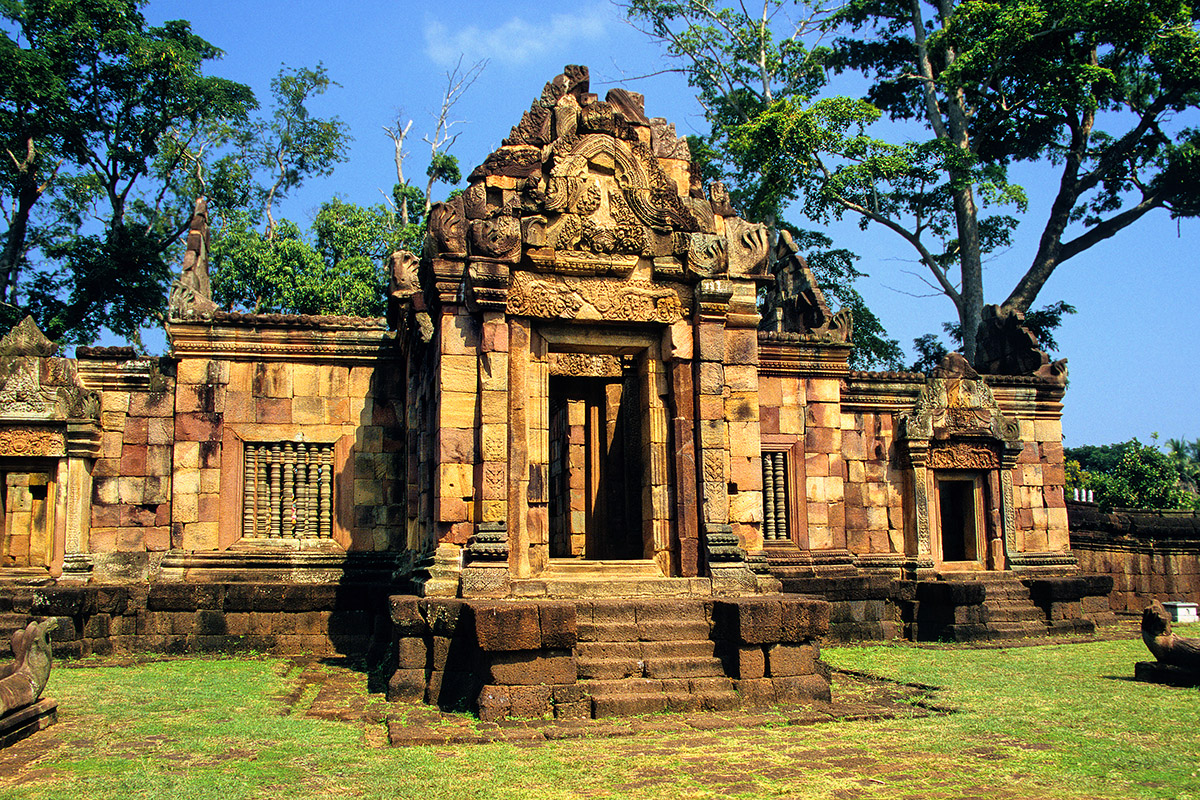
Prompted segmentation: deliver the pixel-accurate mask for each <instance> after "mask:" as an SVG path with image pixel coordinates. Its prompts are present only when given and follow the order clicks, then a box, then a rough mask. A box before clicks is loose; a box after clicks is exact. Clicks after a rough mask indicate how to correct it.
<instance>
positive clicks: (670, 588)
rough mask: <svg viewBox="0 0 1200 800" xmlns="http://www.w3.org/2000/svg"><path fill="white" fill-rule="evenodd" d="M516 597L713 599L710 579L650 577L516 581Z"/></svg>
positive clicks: (551, 578) (592, 577)
mask: <svg viewBox="0 0 1200 800" xmlns="http://www.w3.org/2000/svg"><path fill="white" fill-rule="evenodd" d="M511 591H512V596H513V597H519V598H545V597H553V598H556V599H562V600H572V599H574V600H579V599H586V598H593V597H594V598H618V597H623V598H630V597H637V598H652V597H678V598H704V597H711V596H712V580H710V579H709V578H661V577H660V578H653V577H648V576H641V575H634V576H625V575H621V576H605V577H594V576H587V577H583V576H580V577H555V576H553V575H551V576H539V577H537V578H526V579H523V580H515V581H513V582H512V584H511Z"/></svg>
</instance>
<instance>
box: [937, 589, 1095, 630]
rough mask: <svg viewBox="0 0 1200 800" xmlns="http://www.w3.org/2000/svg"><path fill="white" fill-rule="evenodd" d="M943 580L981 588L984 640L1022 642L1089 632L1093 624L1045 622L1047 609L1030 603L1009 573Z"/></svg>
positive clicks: (1026, 593) (1030, 598) (1093, 627)
mask: <svg viewBox="0 0 1200 800" xmlns="http://www.w3.org/2000/svg"><path fill="white" fill-rule="evenodd" d="M942 577H943V579H944V580H946V581H960V582H961V581H973V582H976V583H979V584H982V586H983V588H984V600H983V619H982V623H983V625H984V627H985V629H986V636H985V637H984V638H987V639H991V640H997V641H999V640H1008V639H1025V638H1029V637H1031V636H1046V635H1054V634H1073V633H1092V632H1093V631H1094V630H1095V625H1094V624H1093V623H1092V622H1090V621H1089V620H1086V619H1061V618H1056V619H1047V613H1046V610H1045V609H1043V608H1040V607H1039V606H1038V605H1036V604H1035V603H1034V602H1033V599H1032V597H1031V594H1030V591H1029V586H1028V585H1027V584H1026V582H1025V581H1023V580H1021V579H1020V578H1017V577H1015V576H1013V575H1011V574H1006V573H998V572H978V573H972V572H965V573H946V574H944V575H943V576H942Z"/></svg>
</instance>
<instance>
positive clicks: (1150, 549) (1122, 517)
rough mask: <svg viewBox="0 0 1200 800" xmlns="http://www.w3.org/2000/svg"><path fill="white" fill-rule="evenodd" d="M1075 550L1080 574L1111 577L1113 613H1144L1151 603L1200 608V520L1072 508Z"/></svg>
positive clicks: (1190, 515) (1187, 515) (1180, 514)
mask: <svg viewBox="0 0 1200 800" xmlns="http://www.w3.org/2000/svg"><path fill="white" fill-rule="evenodd" d="M1067 510H1068V512H1069V513H1070V521H1071V550H1072V551H1073V552H1074V553H1075V557H1076V558H1077V559H1078V560H1079V568H1080V570H1081V571H1082V572H1085V573H1091V574H1097V575H1109V576H1111V577H1112V581H1113V588H1112V592H1111V593H1110V594H1109V606H1110V608H1111V609H1112V610H1113V611H1116V612H1118V613H1120V612H1141V610H1142V609H1143V608H1145V607H1146V605H1147V604H1148V603H1149V602H1150V601H1151V600H1161V601H1166V600H1186V601H1190V602H1193V603H1195V602H1200V514H1198V513H1197V512H1193V511H1142V510H1130V509H1114V510H1113V511H1111V512H1101V511H1100V508H1099V506H1097V505H1096V504H1094V503H1068V504H1067Z"/></svg>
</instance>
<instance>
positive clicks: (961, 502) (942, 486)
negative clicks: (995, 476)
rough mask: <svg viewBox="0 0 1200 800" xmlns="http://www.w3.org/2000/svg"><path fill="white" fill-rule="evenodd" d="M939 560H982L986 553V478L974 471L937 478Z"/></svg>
mask: <svg viewBox="0 0 1200 800" xmlns="http://www.w3.org/2000/svg"><path fill="white" fill-rule="evenodd" d="M935 480H936V485H937V492H936V494H935V497H936V502H937V520H938V530H939V532H940V536H939V541H940V551H941V552H940V555H941V558H940V560H941V561H943V562H945V561H954V562H967V563H979V562H980V561H981V557H982V554H983V535H982V534H983V531H982V528H983V479H982V477H981V476H979V475H972V474H953V473H951V474H939V475H938V476H937V477H936V479H935Z"/></svg>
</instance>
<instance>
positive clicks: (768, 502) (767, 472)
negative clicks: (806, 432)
mask: <svg viewBox="0 0 1200 800" xmlns="http://www.w3.org/2000/svg"><path fill="white" fill-rule="evenodd" d="M774 462H775V454H774V453H763V454H762V463H763V467H762V470H763V538H764V539H765V540H767V541H768V542H769V541H771V540H773V539H774V538H775V469H774Z"/></svg>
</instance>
